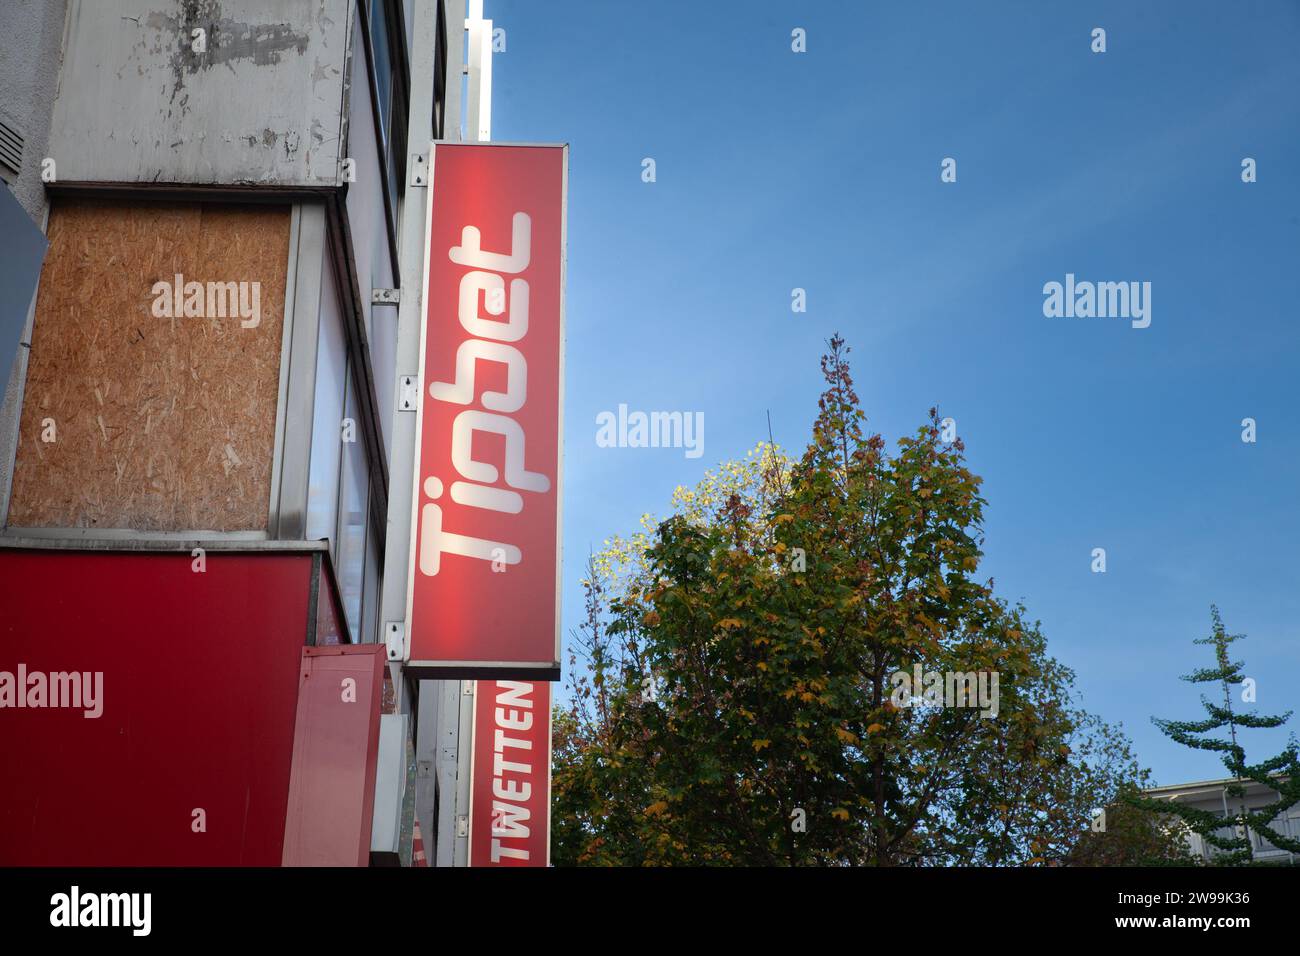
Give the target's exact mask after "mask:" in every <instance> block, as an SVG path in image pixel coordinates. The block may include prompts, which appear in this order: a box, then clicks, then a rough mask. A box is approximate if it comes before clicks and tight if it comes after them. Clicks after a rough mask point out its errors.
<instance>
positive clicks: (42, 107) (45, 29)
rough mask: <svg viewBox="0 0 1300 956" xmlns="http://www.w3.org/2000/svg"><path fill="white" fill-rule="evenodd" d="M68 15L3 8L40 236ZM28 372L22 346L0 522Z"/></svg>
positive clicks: (12, 118)
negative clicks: (45, 166) (45, 170)
mask: <svg viewBox="0 0 1300 956" xmlns="http://www.w3.org/2000/svg"><path fill="white" fill-rule="evenodd" d="M66 12H67V4H66V2H65V0H3V2H0V117H2V118H3V119H4V121H5V123H7V124H8V125H9V126H11V127H12V128H14V129H16V130H18V131H19V132H20V133H21V134H22V135H23V137H24V140H25V142H24V146H23V161H22V169H21V170H20V171H19V174H18V176H17V178H16V179H15V180H14V181H13V182H12V183H10V184H9V188H10V189H12V190H13V193H14V196H16V197H17V199H18V201H19V203H21V204H22V207H23V209H25V210H26V211H27V215H29V216H31V217H32V222H34V223H36V225H37V227H38V228H40V229H41V230H44V229H45V214H46V212H47V211H48V209H49V203H48V201H47V199H46V196H45V186H44V184H43V183H42V182H41V160H42V159H43V158H44V157H46V156H47V155H49V152H48V146H47V143H48V140H49V136H50V114H51V112H52V110H53V107H54V94H55V92H56V91H57V89H58V85H59V64H60V62H61V61H62V52H63V24H64V18H65V15H66ZM3 188H4V187H3V186H0V189H3ZM30 335H31V326H30V325H29V326H28V328H27V329H26V331H25V332H24V333H23V341H24V342H27V341H30ZM26 368H27V349H25V348H23V347H22V346H19V348H18V354H17V356H15V358H14V360H13V367H12V368H8V369H5V370H4V388H5V392H4V399H3V401H2V402H0V521H3V519H4V513H5V512H6V511H7V510H8V509H7V503H8V501H9V484H10V480H11V478H12V475H13V462H14V452H15V451H16V450H17V441H18V427H17V422H18V411H19V398H20V392H21V388H22V384H21V383H22V380H23V375H24V372H25V371H26Z"/></svg>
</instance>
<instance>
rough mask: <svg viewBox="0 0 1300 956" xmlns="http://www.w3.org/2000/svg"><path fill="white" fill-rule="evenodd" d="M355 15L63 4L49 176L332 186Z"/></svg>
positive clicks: (326, 7) (333, 7) (304, 7)
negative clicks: (62, 52) (199, 44)
mask: <svg viewBox="0 0 1300 956" xmlns="http://www.w3.org/2000/svg"><path fill="white" fill-rule="evenodd" d="M354 8H355V0H113V2H112V3H104V2H102V0H71V10H70V13H69V16H68V29H67V44H66V47H65V49H66V56H65V58H64V67H63V73H62V77H61V80H60V87H59V94H58V98H57V100H56V102H55V106H54V123H53V129H54V133H53V136H52V137H51V142H50V151H51V155H52V156H53V157H54V159H55V160H56V162H57V164H58V177H59V180H60V181H61V182H85V181H92V182H123V183H140V182H146V183H153V182H161V183H183V184H211V183H220V184H227V185H229V184H265V185H277V186H306V187H324V186H335V185H338V184H339V182H340V170H339V162H338V160H339V147H340V142H341V139H342V136H343V123H344V116H343V109H344V102H345V100H344V81H345V78H346V75H347V68H348V63H347V58H348V56H349V55H350V49H351V32H352V29H353V22H354V20H353V11H354ZM199 28H201V29H204V30H206V41H207V50H206V52H203V53H199V52H195V51H194V50H193V49H192V42H193V41H192V31H193V30H195V29H199Z"/></svg>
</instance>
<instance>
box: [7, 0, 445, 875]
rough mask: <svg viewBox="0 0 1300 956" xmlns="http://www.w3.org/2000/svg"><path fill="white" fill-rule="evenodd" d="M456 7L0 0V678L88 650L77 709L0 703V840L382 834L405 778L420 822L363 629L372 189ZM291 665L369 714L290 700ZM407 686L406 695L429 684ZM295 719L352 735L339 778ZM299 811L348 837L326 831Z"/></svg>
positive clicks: (395, 174) (385, 532)
mask: <svg viewBox="0 0 1300 956" xmlns="http://www.w3.org/2000/svg"><path fill="white" fill-rule="evenodd" d="M464 16H465V11H464V3H463V0H460V2H456V0H274V2H265V0H220V2H218V0H198V2H194V0H118V2H114V3H111V4H106V3H101V2H96V0H19V2H14V3H6V4H4V5H3V6H0V176H2V177H3V179H4V181H5V186H6V188H7V189H8V190H9V191H10V192H11V193H12V195H13V197H14V198H15V199H16V201H17V202H18V203H19V204H20V205H21V206H22V208H23V210H24V211H25V212H26V213H27V215H28V216H29V218H30V219H31V220H32V222H33V223H34V224H35V225H36V226H37V227H38V228H39V229H40V230H41V231H42V232H43V233H44V234H45V236H46V238H47V239H48V242H49V247H48V251H47V252H46V255H45V260H44V265H43V267H42V269H41V273H40V278H39V284H38V286H37V292H36V295H35V297H34V299H33V300H32V301H31V302H30V303H14V302H5V303H3V307H4V308H5V309H9V310H13V309H22V310H24V311H25V313H26V314H25V315H23V316H21V324H22V326H23V328H24V331H23V334H22V337H21V341H20V343H19V347H18V349H17V355H16V358H15V360H14V363H13V367H12V368H11V369H7V370H6V371H5V374H6V387H5V391H4V402H3V406H0V515H3V524H2V526H0V603H2V604H3V606H4V611H3V612H0V672H7V673H10V674H13V675H17V674H18V673H19V670H20V668H21V669H22V672H23V673H24V674H47V675H54V674H60V675H72V674H77V675H94V674H101V675H102V698H101V701H102V705H103V710H102V713H101V714H100V715H98V716H96V717H94V718H90V719H87V717H86V715H85V714H84V708H82V710H81V711H79V712H75V713H62V712H60V713H50V712H49V711H50V710H51V709H52V708H53V709H55V710H57V702H56V703H55V704H52V703H51V701H52V700H53V697H52V696H45V698H44V700H43V701H42V702H40V703H34V702H35V701H36V700H37V696H35V695H30V696H28V697H27V698H26V699H25V701H24V703H23V704H16V705H14V706H15V707H16V708H17V709H15V710H13V711H10V712H8V713H7V714H5V713H0V720H4V719H7V720H9V721H10V722H11V724H12V727H13V728H15V729H17V731H18V732H15V733H10V734H0V740H4V741H6V742H4V743H0V751H6V750H7V751H8V752H7V753H4V754H3V757H4V759H5V760H6V761H8V760H12V761H15V762H16V763H15V765H22V764H26V765H28V766H31V767H33V768H34V769H33V770H32V772H31V773H30V774H28V775H25V776H24V777H23V779H22V781H21V783H20V784H19V785H17V786H15V787H13V788H10V792H9V794H8V796H6V797H4V798H0V863H4V864H31V863H68V864H79V863H87V862H98V863H126V864H149V863H173V864H187V863H194V864H201V863H232V864H241V863H242V864H248V863H258V864H267V863H272V864H276V863H280V862H340V861H342V862H347V861H349V860H350V859H351V855H354V850H355V846H356V845H358V843H357V841H358V839H360V841H361V843H363V844H364V846H363V852H362V854H361V855H360V856H359V857H357V861H358V862H370V861H374V862H379V861H385V862H393V861H397V860H402V861H405V862H409V861H410V859H411V846H410V845H411V837H412V832H413V830H414V829H415V823H414V821H415V816H416V814H417V807H416V804H417V802H418V803H419V804H420V806H419V809H418V812H419V813H420V814H421V816H422V817H423V818H424V822H425V827H424V838H425V841H426V845H427V844H428V842H430V840H431V837H432V835H433V832H434V825H433V817H432V815H433V814H434V813H435V807H436V804H437V802H438V792H437V790H438V788H437V786H436V783H435V781H434V779H433V773H432V770H431V768H430V767H427V766H424V764H428V763H430V762H431V761H432V759H433V758H432V757H430V758H429V760H426V761H419V760H417V756H418V755H419V753H424V754H426V755H427V754H432V753H433V749H434V743H433V741H434V739H435V733H436V725H435V723H434V722H433V721H434V719H435V715H433V714H426V723H425V727H426V728H427V731H426V733H425V735H424V737H425V739H424V740H423V741H421V740H420V739H419V738H418V737H417V734H416V716H417V713H418V710H419V701H420V697H421V692H420V690H419V688H417V687H414V686H408V685H406V684H405V683H404V679H403V677H402V675H401V671H400V667H399V666H398V665H396V664H389V663H387V662H386V660H385V654H384V636H383V634H382V630H383V621H384V619H385V615H384V613H383V607H384V600H385V599H384V595H385V592H386V589H385V581H386V580H389V578H390V576H391V577H392V578H393V579H394V580H389V585H388V589H387V591H388V593H389V594H390V595H391V593H392V591H393V589H394V587H395V586H397V582H398V581H400V582H402V586H404V580H405V576H406V569H405V567H400V568H398V569H396V572H395V573H394V569H392V568H391V567H388V566H387V564H388V563H389V558H388V556H389V555H391V554H394V553H400V552H402V551H404V549H405V538H404V535H405V533H406V529H405V528H399V529H397V535H396V536H398V537H402V541H401V542H400V543H395V541H394V539H393V536H390V532H389V528H390V521H389V518H390V512H389V500H390V493H392V491H393V489H391V488H390V457H391V452H392V447H393V440H394V430H395V428H396V427H398V423H399V422H400V417H401V415H402V414H403V409H402V408H401V407H399V406H400V403H401V397H400V396H401V383H400V381H399V379H400V377H401V373H402V372H404V371H405V370H404V369H403V368H399V358H398V356H399V349H398V335H397V322H398V303H399V300H400V298H401V290H402V289H403V282H402V275H401V259H400V255H399V250H400V247H401V242H402V236H403V227H404V226H406V227H407V229H408V230H409V229H410V228H414V227H413V225H412V223H409V222H407V221H406V220H407V216H408V210H407V209H406V208H405V202H406V199H405V197H406V195H407V187H408V184H409V183H410V182H412V181H417V178H418V176H419V172H418V170H416V169H413V168H412V166H411V162H412V159H411V157H412V155H413V154H415V156H416V158H417V163H418V161H419V160H418V154H419V153H420V152H421V151H423V150H424V149H425V146H424V144H427V143H428V141H429V140H431V139H435V138H443V137H447V138H452V139H458V138H460V135H459V112H460V111H459V106H460V95H461V94H460V90H461V75H462V60H463V52H462V23H463V20H464ZM449 24H450V25H452V26H451V28H450V29H449ZM449 37H450V38H451V41H450V42H449ZM411 144H415V146H412V145H411ZM414 215H415V218H416V219H421V220H422V215H423V210H422V209H419V210H417V211H416V213H415V214H414ZM421 228H422V226H421ZM413 285H418V277H417V282H416V283H413ZM390 601H391V598H390ZM372 672H373V674H376V675H378V677H377V678H376V679H377V680H378V681H379V683H378V684H376V685H375V686H374V688H371V686H370V683H369V681H370V678H371V675H372ZM322 674H329V675H334V676H337V675H338V674H342V675H343V676H341V677H340V678H339V680H340V682H341V686H343V687H344V691H343V695H344V697H346V695H347V693H348V690H347V687H348V686H349V685H348V682H349V681H351V682H352V683H351V685H350V686H351V693H352V694H353V697H352V699H351V700H350V701H346V700H345V701H344V702H345V703H361V704H362V705H363V707H362V709H365V710H366V712H367V714H369V715H370V716H369V717H367V718H366V719H362V720H358V719H356V718H354V717H353V716H352V715H351V714H350V712H349V713H348V714H346V715H345V714H343V713H342V712H338V713H336V712H334V711H332V710H331V709H330V704H331V702H332V698H331V699H329V700H316V699H315V698H313V697H312V695H311V694H310V693H309V692H308V691H307V689H306V688H308V687H309V686H313V685H309V678H310V677H312V676H317V677H319V676H320V675H322ZM68 679H69V680H70V679H71V678H68ZM87 679H88V680H90V679H91V678H87ZM331 679H332V678H331ZM15 680H16V677H15ZM14 686H15V687H17V690H18V692H19V693H20V694H22V693H26V692H27V690H28V688H27V686H26V685H23V686H18V685H14ZM49 686H50V685H47V689H48V687H49ZM86 686H87V687H89V686H91V685H90V684H87V685H86ZM433 690H434V691H435V692H436V693H435V694H434V696H431V697H429V700H431V701H433V703H431V704H430V705H429V706H428V708H427V709H428V710H429V711H434V710H438V708H439V707H440V706H441V703H440V702H441V699H442V696H445V697H452V695H451V694H450V693H446V694H442V690H443V689H442V688H440V687H435V688H433ZM372 691H373V693H372ZM439 694H441V695H442V696H438V695H439ZM24 704H28V705H30V706H24ZM443 712H444V718H443V719H444V723H447V722H449V723H450V724H451V725H452V726H451V727H444V728H443V738H444V739H443V740H442V744H443V750H444V751H446V750H447V748H448V747H450V748H452V752H451V754H450V756H451V759H452V760H453V762H454V759H455V753H454V748H455V745H456V739H457V738H456V733H454V732H453V731H458V729H459V724H460V720H459V715H458V713H456V712H454V711H452V712H450V713H451V716H450V717H447V716H446V713H447V711H446V708H445V707H443ZM312 721H318V723H312ZM313 727H332V728H333V730H334V731H337V732H338V733H340V734H342V735H343V737H347V735H348V734H351V735H352V737H350V738H347V739H349V740H351V741H352V743H351V744H349V745H348V747H346V748H345V751H346V760H347V761H348V763H347V766H348V767H350V768H352V770H353V771H355V772H354V773H352V775H351V777H349V778H348V781H347V782H346V785H345V786H344V787H343V789H347V788H348V787H350V788H351V789H350V790H348V793H347V794H346V795H345V796H343V797H339V801H338V802H339V803H340V805H339V806H334V807H330V806H328V804H329V801H330V799H331V798H330V797H329V792H330V778H329V777H328V776H325V777H322V776H321V775H320V773H319V768H320V767H321V766H325V765H328V764H329V763H330V762H331V761H335V762H337V761H338V760H339V759H342V758H340V757H339V755H338V754H335V753H330V752H328V748H326V750H324V751H322V750H320V749H319V748H320V746H322V745H321V742H320V735H317V736H316V737H313V736H312V734H311V733H310V731H311V730H312V728H313ZM314 747H315V748H317V749H315V750H313V748H314ZM83 752H85V753H90V754H98V755H99V756H98V757H92V758H91V760H90V764H91V769H92V770H93V772H94V773H95V774H96V775H97V779H96V787H97V788H99V789H100V790H101V791H106V792H107V793H109V794H110V795H112V796H111V798H110V799H106V800H104V801H102V802H101V804H102V805H101V804H95V805H92V806H91V807H90V808H86V807H84V806H83V805H82V803H79V802H77V801H69V800H66V799H56V798H54V795H56V794H59V793H67V792H72V793H75V792H76V791H77V788H78V786H79V785H80V784H82V783H83V782H84V780H85V774H86V772H87V767H86V766H85V765H84V764H83V765H82V766H80V767H78V766H77V765H76V761H74V760H71V759H70V758H71V757H73V756H76V755H79V754H81V753H83ZM422 777H423V778H427V779H428V783H427V785H425V786H423V787H421V786H420V785H418V784H417V779H419V778H422ZM452 779H453V782H454V777H453V778H452ZM334 782H335V784H338V780H335V781H334ZM145 783H148V784H149V786H148V787H146V786H144V784H145ZM313 787H314V788H315V789H313ZM417 791H420V796H419V797H418V801H417ZM141 794H146V796H144V797H143V798H142V797H141ZM258 795H260V799H259V798H258ZM322 800H324V803H325V806H324V808H323V809H322V804H321V803H320V801H322ZM204 801H207V802H206V803H205V802H204ZM142 804H143V805H142ZM76 807H81V810H80V813H79V816H78V818H77V822H75V823H73V824H72V825H71V829H70V830H69V821H68V819H67V817H66V816H64V814H67V813H72V812H75V808H76ZM97 807H98V809H97ZM199 811H203V812H202V814H199ZM200 815H201V816H202V817H203V818H204V819H203V824H204V828H203V829H201V830H200V829H196V828H195V827H196V826H197V824H198V821H199V816H200ZM329 820H333V821H334V822H333V823H332V824H330V826H333V827H334V828H335V829H338V827H339V826H340V823H339V821H343V824H342V826H343V828H344V829H345V830H346V829H347V828H348V827H352V828H353V829H354V830H356V831H357V832H356V833H350V834H349V835H348V838H347V839H346V840H344V841H343V846H341V847H332V846H329V845H328V844H329V839H328V838H327V837H323V836H322V833H323V832H324V830H325V829H327V827H326V824H327V822H328V821H329ZM361 829H364V830H365V832H364V834H362V833H360V830H361ZM105 833H113V834H115V837H114V838H113V839H111V840H107V841H105V840H104V839H103V837H102V834H105ZM200 835H202V836H201V837H200V838H199V839H194V837H196V836H200ZM96 841H99V842H98V843H97V842H96ZM331 854H333V855H331ZM340 854H341V856H340Z"/></svg>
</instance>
